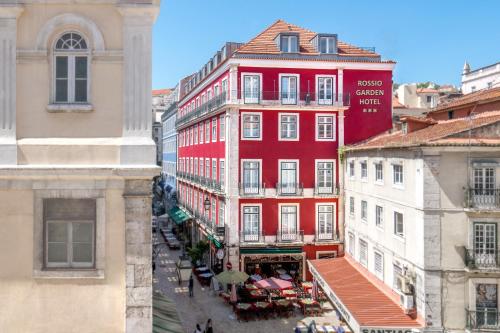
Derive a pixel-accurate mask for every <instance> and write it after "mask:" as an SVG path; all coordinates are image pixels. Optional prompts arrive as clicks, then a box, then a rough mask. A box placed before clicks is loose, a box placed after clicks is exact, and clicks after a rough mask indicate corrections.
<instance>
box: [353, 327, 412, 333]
mask: <svg viewBox="0 0 500 333" xmlns="http://www.w3.org/2000/svg"><path fill="white" fill-rule="evenodd" d="M412 332H413V329H411V328H382V327H361V333H412ZM417 332H420V330H417Z"/></svg>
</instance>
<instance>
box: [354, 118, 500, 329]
mask: <svg viewBox="0 0 500 333" xmlns="http://www.w3.org/2000/svg"><path fill="white" fill-rule="evenodd" d="M402 121H403V125H402V130H401V131H395V132H393V133H388V134H382V135H380V136H377V137H375V138H373V139H371V140H369V141H367V142H365V143H362V144H360V145H357V146H352V147H348V148H347V149H346V152H345V157H346V175H345V205H346V206H345V211H346V222H345V224H346V226H345V235H346V236H345V242H346V256H347V257H349V258H352V260H353V261H354V262H356V264H357V265H358V266H359V267H361V270H362V271H363V272H364V274H365V275H366V276H367V277H368V278H369V280H370V281H372V282H373V284H374V285H378V286H379V287H380V288H381V289H384V290H386V294H387V295H390V296H391V298H392V299H393V300H394V301H395V302H396V303H399V305H400V307H401V308H403V309H404V310H405V312H406V313H408V314H412V313H413V314H414V315H416V318H417V319H418V320H419V321H420V322H421V323H422V325H423V328H422V331H424V332H479V331H491V332H498V331H499V330H500V298H499V297H498V290H499V288H500V259H499V254H500V246H499V241H500V237H499V232H498V230H499V227H500V190H499V188H500V182H499V180H500V177H498V174H499V173H500V140H499V137H500V111H494V112H485V113H481V114H478V115H474V116H473V117H472V119H468V118H460V119H452V120H443V121H435V120H432V119H418V118H411V117H408V118H406V119H402ZM387 290H388V291H387Z"/></svg>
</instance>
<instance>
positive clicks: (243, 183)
mask: <svg viewBox="0 0 500 333" xmlns="http://www.w3.org/2000/svg"><path fill="white" fill-rule="evenodd" d="M245 162H257V163H259V182H258V184H257V188H256V189H254V188H253V187H248V188H249V189H250V191H249V192H247V191H245V188H246V187H245V182H244V179H245V172H244V171H245V170H244V167H243V166H244V163H245ZM240 170H241V175H240V179H241V186H242V188H243V193H244V194H245V195H251V194H256V195H257V194H260V191H261V186H262V159H241V161H240ZM254 191H256V192H254Z"/></svg>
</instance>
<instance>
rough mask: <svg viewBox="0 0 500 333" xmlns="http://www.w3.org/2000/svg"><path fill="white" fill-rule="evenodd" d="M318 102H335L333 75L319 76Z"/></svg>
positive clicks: (323, 103) (329, 103)
mask: <svg viewBox="0 0 500 333" xmlns="http://www.w3.org/2000/svg"><path fill="white" fill-rule="evenodd" d="M318 104H322V105H325V104H326V105H331V104H333V77H318Z"/></svg>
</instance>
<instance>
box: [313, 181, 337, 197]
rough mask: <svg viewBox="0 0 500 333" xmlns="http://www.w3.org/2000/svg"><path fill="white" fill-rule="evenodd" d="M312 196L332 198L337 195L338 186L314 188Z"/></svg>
mask: <svg viewBox="0 0 500 333" xmlns="http://www.w3.org/2000/svg"><path fill="white" fill-rule="evenodd" d="M314 195H316V196H325V197H327V196H334V195H339V188H338V186H335V185H332V186H318V184H316V186H315V187H314Z"/></svg>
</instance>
